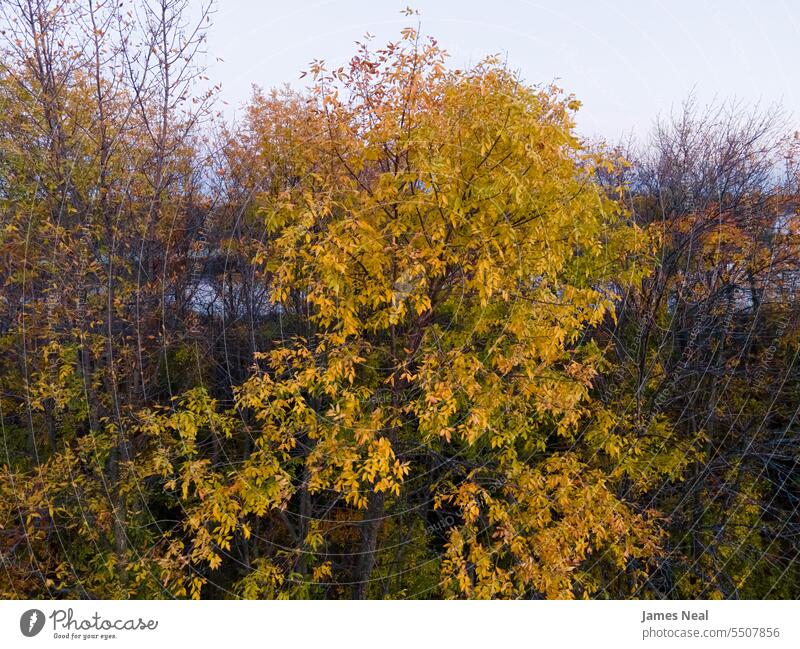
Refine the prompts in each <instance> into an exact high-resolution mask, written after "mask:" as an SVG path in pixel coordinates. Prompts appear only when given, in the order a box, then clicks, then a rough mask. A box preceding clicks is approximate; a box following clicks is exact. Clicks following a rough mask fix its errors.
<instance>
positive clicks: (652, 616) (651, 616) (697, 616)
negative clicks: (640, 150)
mask: <svg viewBox="0 0 800 649" xmlns="http://www.w3.org/2000/svg"><path fill="white" fill-rule="evenodd" d="M677 619H678V614H677V613H651V612H650V611H642V623H643V624H644V623H645V622H653V621H656V620H657V621H667V620H677ZM680 619H681V620H698V621H699V620H708V609H706V610H705V611H681V615H680Z"/></svg>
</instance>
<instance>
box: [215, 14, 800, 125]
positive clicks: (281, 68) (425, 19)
mask: <svg viewBox="0 0 800 649" xmlns="http://www.w3.org/2000/svg"><path fill="white" fill-rule="evenodd" d="M407 4H411V6H412V7H413V8H415V9H418V10H419V11H420V13H421V19H422V27H423V31H424V32H425V33H428V34H431V35H433V36H435V37H436V38H437V39H438V40H439V42H440V44H441V45H442V46H443V47H444V48H445V49H447V50H448V51H449V52H450V54H451V59H450V61H451V64H452V65H453V66H456V67H459V66H464V65H465V64H467V63H469V62H475V61H477V60H479V59H481V58H483V56H485V55H487V54H491V53H500V54H502V55H504V56H506V57H507V58H508V61H509V64H510V65H511V66H512V67H513V68H515V69H518V70H520V71H521V73H522V75H523V77H524V78H525V79H526V80H528V81H530V82H544V83H548V82H550V81H553V80H556V81H557V83H559V85H561V86H562V87H563V88H564V89H566V90H568V91H569V92H572V93H574V94H575V95H576V96H577V97H578V98H579V99H580V100H581V101H582V102H583V104H584V107H583V109H582V110H581V113H580V116H579V129H580V131H581V132H582V133H584V134H585V135H590V136H596V135H601V136H605V137H607V138H609V139H616V138H618V137H620V136H621V135H623V134H625V133H627V132H630V131H633V132H635V133H637V134H642V133H644V132H645V131H646V130H647V129H648V128H649V125H650V123H651V122H652V119H653V117H654V116H655V115H656V114H657V113H658V112H659V111H661V112H664V111H669V110H670V107H671V106H676V105H678V104H680V102H681V100H682V99H683V98H685V97H686V95H687V94H688V92H689V91H690V89H692V88H695V91H696V94H697V96H698V98H699V99H700V100H701V101H707V100H710V99H713V98H714V97H717V98H723V99H725V98H730V97H737V98H739V99H741V100H743V101H745V102H748V103H755V102H761V103H762V104H770V103H773V102H779V103H781V104H782V105H783V106H784V107H785V108H786V109H787V110H788V111H789V112H790V113H791V114H792V115H793V116H794V117H798V116H800V88H798V83H797V81H798V65H800V2H798V1H797V0H765V1H761V2H743V1H728V2H722V1H721V0H720V1H717V2H706V1H702V0H694V1H684V0H681V1H678V2H666V1H660V2H651V1H647V0H641V1H639V2H637V1H635V0H623V1H614V2H612V1H610V0H595V1H585V2H567V1H561V2H558V1H556V0H538V1H535V2H534V1H526V0H483V1H478V0H461V1H455V0H416V1H414V2H409V1H395V0H371V1H370V0H326V1H311V0H292V1H289V2H287V1H276V0H265V1H263V0H262V1H259V0H218V3H217V13H216V15H215V16H214V23H215V25H214V27H213V29H212V31H211V34H210V38H209V50H210V52H211V53H212V54H214V55H216V56H219V57H221V58H222V59H224V62H221V63H214V64H212V68H211V72H212V74H211V76H212V77H213V78H214V79H215V80H217V81H220V82H221V83H222V86H223V91H222V95H223V98H224V99H226V100H227V101H228V102H230V104H231V106H237V105H241V103H242V102H243V101H245V100H246V99H247V97H248V95H249V94H250V84H252V83H257V84H259V85H261V86H263V87H271V86H274V85H279V84H281V83H284V82H290V83H292V85H295V86H300V85H301V84H302V83H303V82H301V81H300V80H299V78H298V77H299V72H300V71H301V70H302V69H305V68H306V67H307V64H308V62H309V61H310V60H311V59H313V58H321V59H325V60H326V61H328V62H330V63H331V64H336V66H338V65H340V64H343V63H345V62H346V61H347V59H348V58H349V57H350V55H351V54H352V53H353V51H354V41H356V40H358V39H360V38H361V37H362V36H363V34H364V33H365V32H367V31H369V32H371V33H372V34H375V35H376V39H375V42H376V43H380V44H383V43H385V42H386V41H387V40H393V39H396V38H397V37H398V35H399V31H400V29H401V28H402V27H403V26H405V25H408V24H414V20H413V19H410V18H407V17H405V16H403V15H401V14H400V10H401V9H403V8H404V7H405V6H406V5H407ZM795 123H796V120H793V124H795Z"/></svg>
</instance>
